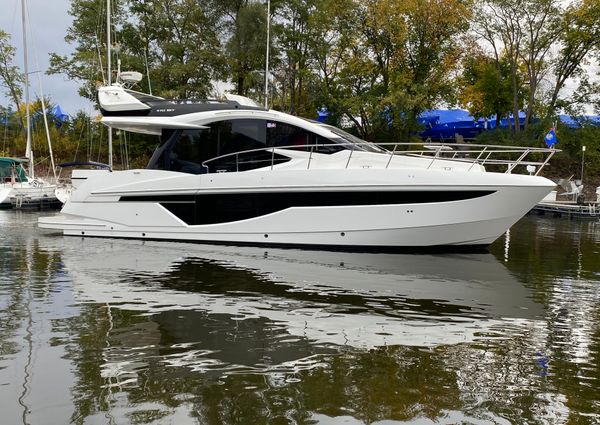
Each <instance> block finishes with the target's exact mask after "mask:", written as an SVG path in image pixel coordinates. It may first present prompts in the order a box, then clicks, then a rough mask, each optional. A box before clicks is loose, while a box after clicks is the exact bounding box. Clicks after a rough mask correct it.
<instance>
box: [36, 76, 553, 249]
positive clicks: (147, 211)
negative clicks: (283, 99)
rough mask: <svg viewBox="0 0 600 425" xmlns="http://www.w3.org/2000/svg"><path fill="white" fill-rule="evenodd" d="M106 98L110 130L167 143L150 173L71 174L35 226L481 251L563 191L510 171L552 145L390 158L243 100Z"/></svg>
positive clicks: (115, 91)
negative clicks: (63, 198)
mask: <svg viewBox="0 0 600 425" xmlns="http://www.w3.org/2000/svg"><path fill="white" fill-rule="evenodd" d="M99 101H100V105H101V109H102V113H103V118H102V122H103V123H104V124H105V125H107V126H109V127H112V128H117V129H120V130H126V131H133V132H138V133H144V134H149V135H158V136H160V143H159V144H158V147H157V148H156V150H155V152H154V154H153V156H152V158H151V159H150V162H149V164H148V166H147V168H146V169H138V170H126V171H107V170H79V171H74V173H73V184H74V186H75V187H76V189H75V190H74V191H73V193H72V195H71V197H70V199H69V201H68V202H67V203H66V204H65V205H64V207H63V209H62V211H61V214H60V215H58V216H53V217H46V218H41V219H40V220H39V226H40V227H41V228H45V229H55V230H59V231H61V232H62V233H63V234H65V235H78V236H104V237H118V238H141V239H144V238H145V239H164V240H187V241H195V242H209V243H225V244H244V245H246V244H247V245H255V244H259V245H286V246H306V247H316V246H320V247H329V248H336V249H337V248H340V249H361V250H362V249H376V250H380V249H383V250H387V249H394V248H399V247H434V246H445V247H449V246H453V247H460V246H469V247H473V246H486V245H488V244H490V243H492V242H493V241H494V240H495V239H496V238H498V237H499V236H500V235H501V234H503V233H504V232H505V231H506V230H507V229H508V228H510V227H511V226H512V225H513V224H514V223H515V222H516V221H517V220H519V219H520V218H521V217H522V216H523V215H524V214H525V213H527V212H528V211H529V210H530V209H531V208H532V207H533V206H534V205H535V204H536V203H537V202H539V201H540V200H541V199H542V198H543V197H544V196H546V195H547V194H548V193H549V192H550V191H551V190H552V189H553V188H554V187H555V184H554V183H553V182H551V181H550V180H547V179H545V178H543V177H539V176H533V175H521V174H516V172H517V171H519V170H520V169H525V166H528V168H529V171H530V172H531V170H532V168H531V167H532V166H537V168H536V171H537V173H539V171H541V169H542V168H543V166H544V165H545V164H546V163H547V162H548V160H549V159H550V157H551V156H552V154H553V153H554V151H553V150H550V149H542V148H514V147H510V148H507V147H498V146H481V147H479V146H475V145H449V146H443V145H427V146H424V144H396V145H392V146H391V147H390V149H389V150H388V149H383V148H381V147H379V146H377V145H374V144H371V143H368V142H365V141H363V140H360V139H358V138H356V137H354V136H352V135H350V134H348V133H346V132H344V131H342V130H340V129H338V128H335V127H332V126H329V125H325V124H321V123H318V122H313V121H309V120H305V119H301V118H298V117H294V116H291V115H287V114H284V113H281V112H278V111H274V110H266V109H264V108H261V107H259V106H258V105H256V104H254V103H253V102H252V101H251V100H249V99H246V98H242V97H239V96H229V98H228V100H227V101H216V100H211V101H176V100H172V101H168V100H163V99H160V98H156V97H151V96H148V95H144V94H142V93H137V92H134V91H131V90H126V89H124V88H123V87H121V86H119V85H112V86H105V87H101V88H100V90H99ZM502 154H503V155H505V156H506V157H507V158H504V159H502V158H499V157H500V155H502ZM528 155H534V156H535V157H534V159H535V161H529V160H528ZM486 167H488V168H490V167H491V168H494V169H496V170H498V171H490V170H487V171H486ZM500 167H501V169H500Z"/></svg>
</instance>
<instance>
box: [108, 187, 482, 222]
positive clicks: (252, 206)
mask: <svg viewBox="0 0 600 425" xmlns="http://www.w3.org/2000/svg"><path fill="white" fill-rule="evenodd" d="M492 193H494V192H493V191H486V190H475V191H401V192H388V191H386V192H283V193H281V192H265V193H233V194H207V195H196V196H193V195H189V196H187V195H185V196H182V195H175V196H123V197H121V199H120V200H121V201H128V202H132V201H133V202H156V203H160V204H161V205H162V206H163V207H165V208H166V209H168V210H169V211H170V212H172V213H173V214H175V215H176V216H177V217H179V218H180V219H181V220H183V221H184V222H185V223H187V224H189V225H197V224H216V223H227V222H232V221H239V220H245V219H248V218H254V217H260V216H263V215H266V214H271V213H274V212H277V211H282V210H285V209H287V208H291V207H324V206H344V205H348V206H350V205H402V204H425V203H434V202H436V203H437V202H451V201H463V200H467V199H475V198H480V197H483V196H487V195H490V194H492Z"/></svg>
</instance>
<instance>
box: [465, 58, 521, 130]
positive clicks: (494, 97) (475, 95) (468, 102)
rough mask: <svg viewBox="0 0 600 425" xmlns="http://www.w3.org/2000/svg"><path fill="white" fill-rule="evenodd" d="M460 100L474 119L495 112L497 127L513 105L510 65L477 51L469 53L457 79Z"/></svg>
mask: <svg viewBox="0 0 600 425" xmlns="http://www.w3.org/2000/svg"><path fill="white" fill-rule="evenodd" d="M459 81H460V84H461V90H460V94H459V100H460V102H461V104H462V105H463V106H464V107H465V108H467V109H468V110H469V112H470V113H471V115H472V116H473V117H474V118H476V119H479V118H488V117H490V116H492V115H496V128H499V127H500V120H501V118H502V117H503V116H508V114H509V113H510V111H511V108H512V96H511V79H510V69H509V65H508V64H507V63H506V62H505V61H502V60H501V61H500V62H499V63H497V62H496V60H495V59H494V58H491V57H489V56H486V55H485V54H483V52H478V53H476V54H473V55H471V56H469V57H468V58H467V60H466V62H465V64H464V71H463V74H462V77H461V78H460V80H459Z"/></svg>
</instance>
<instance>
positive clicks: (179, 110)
mask: <svg viewBox="0 0 600 425" xmlns="http://www.w3.org/2000/svg"><path fill="white" fill-rule="evenodd" d="M225 97H226V98H227V100H218V99H200V100H193V99H181V100H178V99H175V100H171V99H170V100H165V99H163V98H161V97H156V96H150V95H148V94H145V93H139V92H136V91H134V90H127V89H125V88H124V87H122V86H120V85H111V86H104V87H100V88H99V89H98V101H99V102H100V110H101V112H102V115H103V116H127V115H130V116H140V115H143V116H163V117H164V116H176V115H183V114H190V113H194V112H205V111H218V110H229V109H247V110H265V109H264V108H262V107H260V106H258V105H257V104H256V103H255V102H253V101H252V100H251V99H248V98H245V97H243V96H237V95H229V94H227V95H225Z"/></svg>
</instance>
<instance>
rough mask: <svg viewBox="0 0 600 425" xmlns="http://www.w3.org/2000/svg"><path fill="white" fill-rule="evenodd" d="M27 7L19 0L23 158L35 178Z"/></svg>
mask: <svg viewBox="0 0 600 425" xmlns="http://www.w3.org/2000/svg"><path fill="white" fill-rule="evenodd" d="M26 15H27V7H26V5H25V0H21V19H22V21H23V68H24V70H25V120H26V121H25V122H26V124H25V135H26V138H27V147H26V148H25V158H28V159H29V177H31V178H32V179H33V178H35V170H34V162H33V150H32V149H31V117H30V115H31V113H30V110H29V64H28V62H27V26H26Z"/></svg>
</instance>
